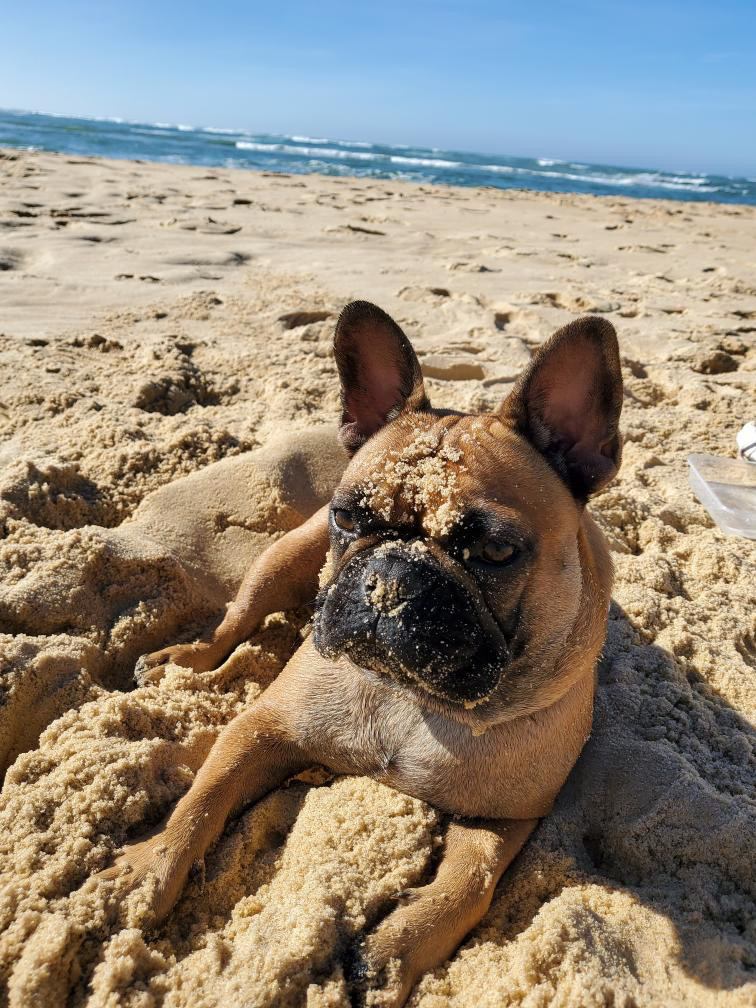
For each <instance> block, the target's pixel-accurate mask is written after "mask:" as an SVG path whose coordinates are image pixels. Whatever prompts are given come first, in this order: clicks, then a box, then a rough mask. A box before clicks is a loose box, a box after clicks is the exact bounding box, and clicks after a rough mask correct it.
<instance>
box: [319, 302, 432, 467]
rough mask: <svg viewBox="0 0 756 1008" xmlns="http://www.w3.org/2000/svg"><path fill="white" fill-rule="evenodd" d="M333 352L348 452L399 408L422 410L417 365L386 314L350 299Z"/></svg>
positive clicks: (422, 394) (424, 398)
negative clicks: (339, 386)
mask: <svg viewBox="0 0 756 1008" xmlns="http://www.w3.org/2000/svg"><path fill="white" fill-rule="evenodd" d="M333 352H334V356H335V358H336V366H337V368H338V369H339V378H340V379H341V430H340V437H341V441H342V443H343V445H344V447H345V448H346V450H347V451H348V452H349V453H350V454H352V453H354V452H355V451H357V449H358V448H359V447H360V446H361V445H363V444H364V443H365V442H366V441H367V439H368V438H369V437H371V435H373V434H375V432H376V431H377V430H380V428H381V427H383V426H384V424H386V423H388V422H389V421H390V420H393V419H394V418H395V417H396V416H398V415H399V413H401V412H402V410H404V409H409V410H421V409H428V407H429V406H430V403H429V402H428V397H427V396H426V394H425V386H424V385H423V377H422V374H421V372H420V363H419V361H418V359H417V356H416V355H415V351H414V350H413V349H412V345H411V344H410V341H409V340H408V339H407V337H406V336H405V335H404V333H403V332H402V330H401V329H400V328H399V326H398V325H397V324H396V322H394V320H393V319H392V318H391V316H390V315H387V314H386V312H384V311H381V309H380V308H378V307H376V305H374V304H370V302H369V301H352V303H351V304H348V305H347V306H346V308H344V310H343V311H342V313H341V315H339V320H338V322H337V323H336V331H335V333H334V337H333Z"/></svg>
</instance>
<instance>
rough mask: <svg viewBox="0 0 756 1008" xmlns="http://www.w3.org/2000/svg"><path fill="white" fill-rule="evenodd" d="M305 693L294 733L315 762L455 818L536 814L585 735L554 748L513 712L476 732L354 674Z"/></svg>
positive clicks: (323, 681) (324, 680)
mask: <svg viewBox="0 0 756 1008" xmlns="http://www.w3.org/2000/svg"><path fill="white" fill-rule="evenodd" d="M333 671H334V673H335V672H336V670H333ZM308 693H309V696H308V698H307V704H306V705H305V706H304V707H300V711H301V712H302V713H301V715H300V717H299V719H298V733H299V734H300V737H301V739H302V742H303V743H304V742H305V741H306V745H307V748H308V749H309V750H310V751H311V752H312V754H313V757H314V758H315V759H317V760H318V761H319V762H322V763H324V764H325V765H327V766H330V767H332V768H333V769H335V770H338V771H341V772H345V773H359V774H363V775H365V776H368V777H372V778H374V779H375V780H379V781H381V782H382V783H385V784H387V785H389V786H391V787H394V788H396V789H397V790H398V791H402V792H404V793H406V794H410V795H412V796H413V797H416V798H420V799H422V800H424V801H427V802H429V803H430V804H432V805H434V806H435V807H436V808H439V809H441V810H442V811H445V812H450V813H453V814H455V815H463V816H474V817H484V818H497V819H501V818H513V819H520V818H531V817H536V816H540V815H544V814H545V813H546V812H547V811H548V809H549V808H550V806H551V803H552V802H553V799H554V797H555V795H556V793H557V792H558V790H559V789H560V788H561V786H562V783H563V782H564V779H565V777H566V776H567V773H569V770H570V768H571V767H572V764H573V763H574V761H575V759H576V758H577V755H578V753H579V752H580V749H581V748H582V745H583V742H584V740H585V736H586V735H587V731H586V730H585V726H583V727H582V728H580V729H579V734H580V738H579V740H578V738H577V737H574V738H571V737H569V733H567V735H565V734H564V733H563V734H562V736H561V738H559V740H558V744H557V745H556V746H554V740H553V739H551V740H550V739H549V736H548V733H547V732H544V730H543V729H544V728H545V727H546V726H545V725H542V724H540V723H539V721H538V719H537V718H520V719H517V721H510V722H505V723H504V724H500V725H496V726H494V727H492V728H490V729H489V730H488V731H487V732H485V734H483V735H478V736H476V735H473V733H472V731H471V730H470V728H469V727H467V726H466V725H463V724H460V723H458V722H455V721H452V720H451V719H449V718H445V717H443V716H441V715H440V714H436V713H433V712H429V711H427V710H423V709H421V708H420V707H419V706H418V705H417V704H416V702H414V701H413V699H412V698H411V697H409V696H408V695H405V694H403V693H402V692H401V691H398V690H395V689H393V688H391V687H390V686H385V687H382V686H381V684H380V683H377V684H376V683H371V682H369V681H366V680H365V678H364V677H363V676H362V675H355V676H344V675H342V674H333V675H328V674H326V675H325V676H319V677H318V679H317V683H316V682H314V681H312V680H311V681H310V684H309V689H308ZM573 735H574V733H573Z"/></svg>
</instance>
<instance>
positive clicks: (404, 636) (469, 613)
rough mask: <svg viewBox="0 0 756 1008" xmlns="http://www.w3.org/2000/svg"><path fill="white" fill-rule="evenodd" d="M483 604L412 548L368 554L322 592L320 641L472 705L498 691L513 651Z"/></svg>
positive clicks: (329, 654) (328, 652) (328, 649)
mask: <svg viewBox="0 0 756 1008" xmlns="http://www.w3.org/2000/svg"><path fill="white" fill-rule="evenodd" d="M481 617H482V614H481V612H480V606H479V603H476V600H475V599H474V598H473V597H472V596H471V595H470V593H469V592H468V591H467V590H466V589H465V588H464V587H463V586H462V585H461V584H460V583H459V582H458V581H456V580H455V579H454V578H453V577H451V576H450V575H449V574H448V573H447V572H446V571H444V570H442V569H441V567H440V566H439V565H438V564H437V563H435V562H434V561H433V560H432V558H430V557H428V556H426V555H424V554H422V553H421V554H419V555H418V554H417V553H414V552H413V551H412V550H411V549H409V548H408V547H407V546H406V545H404V544H401V543H397V544H391V545H388V544H386V545H384V546H381V547H379V548H378V549H375V550H372V551H369V552H368V551H362V552H361V553H358V554H357V555H356V556H355V557H353V558H352V559H351V560H350V561H349V562H348V563H347V564H346V565H345V567H344V568H343V570H342V571H340V572H339V574H338V576H337V578H336V580H335V581H333V582H332V583H331V584H330V585H328V586H326V587H325V588H324V589H323V590H322V591H321V592H320V594H319V595H318V597H317V600H316V608H315V619H314V635H313V640H314V644H315V647H316V648H317V650H318V651H319V652H320V653H321V654H322V655H323V656H324V657H326V658H330V659H335V658H338V657H340V656H341V655H346V656H347V657H348V658H350V659H351V660H352V661H353V662H354V663H355V664H356V665H358V666H360V667H361V668H365V669H369V670H371V671H373V672H376V673H378V674H380V675H386V676H389V677H390V678H392V679H394V680H396V681H399V682H401V683H403V684H405V685H409V686H412V687H415V688H418V687H419V688H420V689H421V690H422V691H424V692H425V693H430V694H432V695H434V696H437V697H439V698H441V699H443V700H447V701H450V702H452V703H458V704H463V705H464V706H466V707H471V706H475V705H476V704H479V703H481V702H482V701H484V700H486V699H487V698H488V697H489V696H490V694H491V693H492V692H493V691H494V690H495V689H496V687H497V686H498V684H499V681H500V679H501V676H502V673H503V670H504V667H505V665H506V663H507V662H508V660H509V652H508V649H507V647H506V644H505V643H504V641H503V639H502V637H501V635H500V634H498V633H496V632H495V629H493V628H492V626H490V625H489V626H486V625H485V623H489V624H491V623H492V622H493V620H492V618H491V619H489V620H486V619H485V617H484V616H483V618H481Z"/></svg>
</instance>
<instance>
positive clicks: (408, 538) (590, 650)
mask: <svg viewBox="0 0 756 1008" xmlns="http://www.w3.org/2000/svg"><path fill="white" fill-rule="evenodd" d="M334 354H335V359H336V364H337V367H338V373H339V377H340V382H341V402H342V419H341V428H340V440H341V443H342V445H343V446H344V448H345V449H346V452H347V454H348V456H349V461H348V464H347V465H346V468H345V470H344V473H343V476H342V478H341V481H340V482H339V484H338V486H337V487H336V488H335V491H334V494H333V498H332V500H331V501H330V503H329V504H326V505H325V506H323V507H322V508H320V510H318V511H317V512H315V513H314V514H313V515H312V517H310V518H309V519H308V520H306V521H305V522H304V523H303V524H302V525H300V526H299V527H297V528H295V529H294V530H293V531H290V532H288V533H287V534H286V535H284V536H283V537H282V538H281V539H279V540H277V541H276V542H275V543H274V544H273V545H272V546H270V547H269V548H268V549H267V550H266V551H265V552H264V553H263V554H262V555H261V556H260V557H259V558H258V559H257V561H256V562H255V563H254V564H253V565H252V567H251V568H250V570H249V571H248V573H247V575H246V577H245V579H244V582H243V584H242V587H241V589H240V591H239V594H238V595H237V598H236V600H235V601H234V602H233V603H232V604H231V605H230V607H229V609H228V611H227V614H226V616H225V618H224V619H223V622H222V623H221V624H220V626H219V627H218V629H217V630H216V631H215V632H214V633H213V634H212V636H211V637H210V638H209V639H208V640H206V641H204V642H203V643H200V644H182V645H174V646H172V647H169V648H166V649H163V650H161V651H158V652H155V653H154V654H151V655H148V656H146V657H145V658H144V659H142V660H141V662H140V668H139V671H140V675H141V677H142V680H143V681H145V680H149V679H154V678H157V677H159V675H160V674H161V670H162V669H163V668H164V667H165V664H166V663H167V662H168V661H172V662H176V663H178V664H180V665H184V666H188V667H192V668H194V669H195V670H197V671H201V670H209V669H212V668H215V667H217V665H218V664H219V663H220V662H221V661H222V659H223V658H224V657H225V656H226V655H227V654H228V653H229V652H230V651H231V650H233V648H234V647H235V646H236V645H237V644H238V643H240V642H241V641H242V640H244V639H245V638H246V637H247V636H248V635H249V634H250V633H251V632H252V631H253V630H254V628H255V627H256V626H257V624H258V623H259V622H260V621H261V619H262V618H263V616H265V615H266V614H268V613H270V612H275V611H279V610H282V609H287V608H294V607H298V606H300V605H303V604H305V603H307V602H312V601H313V600H314V602H315V610H314V619H313V623H312V632H311V633H310V634H309V635H308V636H307V637H306V638H305V640H304V642H303V643H302V644H301V646H300V647H299V649H298V650H297V651H296V653H295V654H294V655H293V657H292V658H291V660H290V661H289V662H288V664H287V665H286V667H285V668H284V669H283V671H282V672H281V674H280V675H279V676H278V678H277V679H276V680H275V681H274V682H273V683H272V684H271V685H270V686H269V687H268V688H267V689H266V690H265V692H264V693H263V694H262V695H261V696H260V697H259V699H258V700H257V701H256V702H255V703H254V704H253V705H252V706H251V707H250V708H249V709H248V710H246V711H245V712H244V713H242V714H240V715H239V716H238V717H236V718H235V719H234V720H233V721H232V722H231V723H230V724H229V725H228V726H227V727H226V728H225V729H224V730H223V731H222V733H221V734H220V736H219V737H218V739H217V741H216V742H215V744H214V746H213V748H212V750H211V751H210V753H209V755H208V757H207V760H206V761H205V763H204V765H203V766H202V767H201V769H200V771H199V772H198V774H197V776H196V778H195V781H194V783H193V784H192V786H191V788H190V789H189V791H188V792H187V793H186V794H185V795H184V797H183V798H181V800H180V801H179V802H178V804H177V805H176V806H175V808H174V809H173V811H172V812H171V814H170V815H169V816H168V818H167V820H166V821H165V822H164V824H163V825H162V826H161V827H160V828H159V829H158V831H157V832H156V833H154V835H150V836H149V837H148V838H147V839H145V840H142V841H140V842H138V843H135V844H132V845H129V846H127V847H125V848H124V849H123V850H122V852H121V853H120V855H119V856H118V857H117V859H116V861H115V863H114V865H113V866H112V867H111V868H109V869H106V870H105V871H104V872H102V873H101V874H100V876H99V877H100V878H104V879H108V880H118V881H119V882H120V883H121V884H122V885H124V886H125V887H127V888H134V887H135V886H137V885H139V884H141V883H142V881H143V880H145V879H146V878H147V876H151V879H152V889H151V890H150V891H151V893H152V896H151V906H152V910H153V911H154V914H155V919H156V920H161V919H163V918H165V916H166V915H167V914H168V913H169V911H170V910H171V908H172V906H173V905H174V903H175V902H176V900H177V898H178V896H179V894H180V893H181V890H182V888H183V886H184V884H185V883H186V880H187V876H188V875H189V872H190V869H191V868H192V866H193V865H194V864H195V863H196V862H200V863H201V861H202V858H203V856H204V854H205V852H206V851H207V849H208V848H209V847H210V846H211V845H212V844H213V843H214V842H215V841H216V840H217V838H218V837H219V835H220V833H221V831H222V830H223V828H224V825H225V823H226V821H227V819H228V818H229V816H231V815H233V814H234V813H235V812H238V811H239V810H240V809H241V808H242V807H244V806H246V805H248V804H250V803H251V802H255V801H257V800H258V799H260V798H261V797H262V796H263V795H265V794H266V793H267V792H269V791H270V790H271V789H273V788H275V787H276V786H278V785H280V784H281V783H283V782H284V781H285V780H287V779H288V778H289V777H291V776H293V775H295V774H297V773H299V772H301V771H302V770H304V769H306V768H307V767H309V766H312V765H313V764H321V765H324V766H326V767H328V768H330V769H331V770H332V771H334V772H336V773H340V774H359V775H366V776H369V777H372V778H374V779H375V780H378V781H381V782H383V783H384V784H387V785H389V786H390V787H393V788H395V789H397V790H399V791H402V792H404V793H406V794H409V795H412V796H414V797H415V798H419V799H422V800H424V801H426V802H429V803H430V804H431V805H433V806H435V807H436V808H437V809H439V810H441V811H442V812H443V813H447V814H448V815H449V817H450V822H449V825H448V828H447V830H446V835H445V841H444V850H443V855H442V858H441V861H440V863H439V866H438V869H437V872H436V876H435V878H434V879H433V880H432V881H430V882H429V883H428V884H426V885H423V886H421V887H419V888H416V889H414V890H413V891H412V892H411V894H410V896H409V897H408V898H407V899H405V900H404V901H403V902H402V904H401V905H399V906H398V907H397V908H396V909H394V910H393V911H392V912H390V913H389V914H388V916H386V917H385V919H384V920H383V921H382V922H381V923H380V924H379V925H378V926H377V928H376V929H375V930H373V931H372V933H370V934H368V935H367V936H366V937H364V939H363V940H362V942H361V944H360V946H359V947H357V948H356V950H355V951H354V952H353V954H351V955H350V956H349V957H348V958H349V960H350V963H349V968H348V971H347V975H348V976H349V977H350V979H351V984H352V989H353V990H354V991H355V992H356V994H355V996H357V997H358V998H359V997H362V998H364V997H366V996H367V992H370V991H380V997H381V1002H380V1003H381V1004H384V1005H395V1006H400V1005H402V1004H404V1002H405V1001H406V999H407V997H408V996H409V994H410V992H411V990H412V987H413V986H414V984H415V983H416V981H417V980H418V978H419V977H420V976H421V975H422V974H423V973H425V972H426V971H428V970H430V969H433V968H435V967H436V966H438V965H439V964H440V963H441V962H443V961H444V960H445V959H447V958H448V957H449V956H450V955H451V954H452V953H453V951H454V950H455V948H456V947H457V946H458V945H459V944H460V942H462V940H463V939H464V938H465V936H466V935H467V934H468V932H469V931H470V930H471V929H472V928H473V927H474V926H475V925H476V924H477V923H478V922H479V921H480V920H481V918H482V917H483V916H484V914H485V913H486V911H487V910H488V907H489V905H490V903H491V899H492V896H493V892H494V889H495V887H496V885H497V883H498V881H499V879H500V878H501V875H502V873H503V872H504V871H505V869H506V868H507V866H508V865H509V864H510V863H511V861H512V859H513V858H514V857H515V856H516V855H517V853H518V851H519V850H520V848H521V847H522V845H523V844H524V843H525V841H526V839H527V838H528V836H529V835H530V833H531V831H532V830H533V828H534V827H535V826H536V824H537V822H538V820H539V819H540V818H541V817H542V816H545V815H546V814H547V813H548V812H549V810H550V809H551V807H552V804H553V802H554V800H555V798H556V796H557V794H558V793H559V791H560V789H561V787H562V785H563V784H564V782H565V779H566V778H567V776H568V774H569V773H570V770H571V769H572V767H573V765H574V764H575V761H576V760H577V758H578V756H579V754H580V751H581V749H582V748H583V745H584V744H585V742H586V740H587V738H588V736H589V734H590V731H591V720H592V712H593V695H594V686H595V666H596V662H597V658H598V656H599V653H600V651H601V648H602V647H603V643H604V639H605V635H606V626H607V616H608V608H609V601H610V591H611V581H612V567H611V561H610V558H609V553H608V550H607V547H606V545H605V542H604V540H603V537H602V535H601V533H600V531H599V530H598V528H597V526H596V525H595V524H594V522H593V521H592V519H591V518H590V516H589V514H588V512H587V510H586V502H587V501H588V498H589V497H590V496H591V495H592V494H594V493H596V492H597V491H598V490H600V489H602V488H603V487H604V486H606V484H607V483H608V482H609V481H610V480H611V479H612V477H613V476H614V475H615V473H616V472H617V470H618V467H619V465H620V457H621V439H620V435H619V432H618V425H619V418H620V411H621V407H622V376H621V368H620V358H619V349H618V345H617V338H616V335H615V332H614V329H613V327H612V325H611V324H610V323H609V322H608V321H607V320H605V319H602V318H598V317H586V318H581V319H578V320H577V321H574V322H572V323H571V324H569V325H567V326H565V327H564V328H562V329H560V330H559V331H558V332H556V333H555V334H554V336H552V337H551V339H550V340H548V341H547V342H546V343H545V344H544V345H543V346H542V347H541V348H540V349H539V350H538V351H537V352H536V353H535V354H534V356H533V358H532V360H531V362H530V365H529V366H528V367H527V368H526V370H525V371H524V373H523V374H522V375H521V377H520V378H519V380H518V381H517V382H516V384H515V386H514V387H513V389H512V391H511V392H510V394H509V395H508V396H507V397H506V398H505V399H504V401H503V402H502V404H501V406H500V407H499V409H498V410H497V411H496V412H494V413H484V414H479V415H474V414H473V415H471V414H465V413H460V412H456V411H453V410H439V409H433V408H432V407H431V405H430V403H429V400H428V397H427V395H426V391H425V388H424V385H423V380H422V375H421V369H420V365H419V362H418V359H417V356H416V355H415V352H414V350H413V348H412V346H411V344H410V342H409V340H408V339H407V337H406V336H405V334H404V333H403V331H402V330H401V328H400V327H399V326H398V325H397V323H396V322H394V320H393V319H392V318H391V317H390V316H389V315H387V314H386V313H384V312H383V311H382V310H381V309H379V308H377V307H376V306H374V305H372V304H369V303H368V302H360V301H358V302H354V303H352V304H349V305H348V306H347V307H346V308H344V310H343V311H342V313H341V315H340V317H339V319H338V322H337V324H336V328H335V334H334Z"/></svg>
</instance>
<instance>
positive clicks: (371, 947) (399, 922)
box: [344, 891, 424, 1008]
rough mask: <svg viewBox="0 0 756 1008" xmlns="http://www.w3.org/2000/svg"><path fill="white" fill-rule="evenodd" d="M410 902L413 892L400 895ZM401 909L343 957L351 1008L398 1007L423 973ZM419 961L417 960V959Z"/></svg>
mask: <svg viewBox="0 0 756 1008" xmlns="http://www.w3.org/2000/svg"><path fill="white" fill-rule="evenodd" d="M404 896H405V897H408V898H409V899H410V900H412V899H413V898H414V891H413V892H410V893H406V894H404ZM413 930H414V928H413V926H412V921H411V919H410V918H409V917H408V916H407V913H406V911H405V909H404V908H399V909H397V910H395V911H394V912H393V913H392V914H390V915H389V916H388V917H387V918H386V919H385V920H384V921H383V922H382V923H381V924H380V925H379V926H378V927H377V928H376V930H375V931H373V932H372V933H371V934H369V935H367V936H366V937H365V938H363V939H362V940H360V941H357V942H355V943H354V944H352V945H351V946H350V947H349V949H348V951H347V953H346V955H345V956H344V974H345V976H346V978H347V981H348V983H349V990H350V996H351V1001H352V1008H401V1006H402V1005H403V1004H404V1003H405V1001H406V1000H407V998H408V997H409V996H410V994H411V993H412V988H413V987H414V986H415V984H416V983H417V981H418V980H419V978H420V976H421V974H422V973H423V971H424V968H423V964H422V962H421V961H420V959H419V957H418V956H417V955H416V951H417V950H416V948H415V945H416V944H417V937H418V936H417V935H416V934H414V935H413V933H412V932H413ZM420 958H421V957H420Z"/></svg>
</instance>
